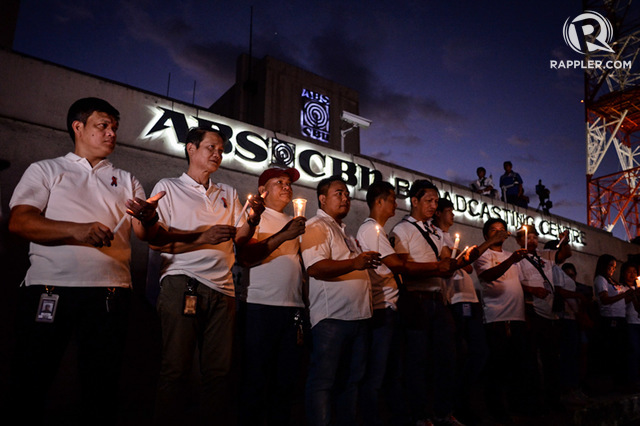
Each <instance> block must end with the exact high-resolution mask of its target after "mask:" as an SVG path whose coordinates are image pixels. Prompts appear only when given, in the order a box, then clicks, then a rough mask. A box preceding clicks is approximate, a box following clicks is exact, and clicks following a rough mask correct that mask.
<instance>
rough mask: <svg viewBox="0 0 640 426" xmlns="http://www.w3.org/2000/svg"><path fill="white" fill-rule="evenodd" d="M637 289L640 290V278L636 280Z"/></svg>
mask: <svg viewBox="0 0 640 426" xmlns="http://www.w3.org/2000/svg"><path fill="white" fill-rule="evenodd" d="M636 287H638V288H640V277H638V278H636Z"/></svg>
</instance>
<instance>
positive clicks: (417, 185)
mask: <svg viewBox="0 0 640 426" xmlns="http://www.w3.org/2000/svg"><path fill="white" fill-rule="evenodd" d="M430 189H432V190H434V191H436V192H437V193H438V197H440V191H438V188H437V187H436V186H435V185H434V184H433V183H432V182H431V181H428V180H426V179H418V180H417V181H415V182H413V185H411V188H410V189H409V199H411V198H413V197H416V198H417V199H418V200H419V199H420V198H422V196H423V195H424V194H425V193H426V192H427V191H428V190H430Z"/></svg>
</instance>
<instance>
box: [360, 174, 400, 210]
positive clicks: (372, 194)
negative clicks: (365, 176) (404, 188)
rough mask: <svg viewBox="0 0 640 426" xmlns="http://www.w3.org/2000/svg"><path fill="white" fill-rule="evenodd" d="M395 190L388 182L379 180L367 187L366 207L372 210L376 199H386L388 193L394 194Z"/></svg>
mask: <svg viewBox="0 0 640 426" xmlns="http://www.w3.org/2000/svg"><path fill="white" fill-rule="evenodd" d="M395 191H396V190H395V188H394V187H393V185H391V184H390V183H389V182H387V181H384V180H379V181H376V182H373V183H372V184H371V185H369V189H367V205H368V206H369V208H372V207H373V205H374V204H375V203H376V200H377V199H378V198H383V199H385V200H386V199H387V197H388V196H389V194H390V193H393V192H395Z"/></svg>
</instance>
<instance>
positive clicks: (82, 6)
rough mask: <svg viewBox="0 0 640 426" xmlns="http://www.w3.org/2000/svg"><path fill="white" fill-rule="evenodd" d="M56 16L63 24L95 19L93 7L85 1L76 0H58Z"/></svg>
mask: <svg viewBox="0 0 640 426" xmlns="http://www.w3.org/2000/svg"><path fill="white" fill-rule="evenodd" d="M54 18H55V19H56V20H57V21H58V22H60V23H61V24H70V23H71V22H74V21H86V20H93V19H94V15H93V12H92V11H91V7H90V6H89V5H88V4H87V3H85V2H75V4H68V3H66V2H57V8H56V13H55V15H54Z"/></svg>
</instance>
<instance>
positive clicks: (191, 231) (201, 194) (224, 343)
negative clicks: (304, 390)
mask: <svg viewBox="0 0 640 426" xmlns="http://www.w3.org/2000/svg"><path fill="white" fill-rule="evenodd" d="M226 141H227V138H226V136H225V135H224V134H223V133H221V132H219V131H217V130H213V129H210V128H208V129H207V128H193V129H191V130H189V133H188V134H187V138H186V145H185V151H186V155H187V162H188V170H187V172H186V173H183V174H182V176H180V177H178V178H169V179H162V180H160V181H159V182H158V183H157V184H156V186H155V188H154V193H156V192H160V191H164V192H166V196H165V197H164V198H163V199H161V200H160V203H159V204H158V213H159V216H160V221H159V223H160V226H161V227H162V228H163V229H164V230H165V231H166V232H165V233H161V234H159V235H158V236H157V238H154V239H151V240H150V244H151V245H152V248H154V249H156V250H158V251H160V252H161V258H162V268H161V277H160V280H161V288H160V294H159V296H158V302H157V310H158V314H159V316H160V326H161V329H162V364H161V369H160V377H159V381H158V395H157V400H156V421H157V422H158V423H162V424H179V422H180V420H181V419H182V418H183V416H184V413H185V412H184V410H185V409H186V406H187V401H186V398H187V396H188V394H189V393H188V389H186V388H185V385H186V384H187V383H188V380H189V377H190V372H191V364H192V361H193V358H194V353H195V350H196V347H197V348H198V351H199V361H200V373H201V383H202V390H201V398H200V413H201V417H202V420H203V421H207V422H215V423H216V424H220V425H224V424H229V423H230V422H231V417H232V415H231V413H232V410H231V395H230V392H229V390H230V386H231V385H230V380H229V378H230V377H229V376H230V371H231V359H232V342H233V335H234V321H235V298H234V295H235V293H234V285H233V279H232V273H231V267H232V266H233V264H234V262H235V254H234V242H235V244H236V245H239V246H241V245H243V244H245V243H246V242H247V241H248V240H249V239H250V238H251V236H252V235H253V232H254V230H255V227H256V226H257V225H258V223H259V221H260V213H262V210H263V209H264V207H263V206H262V199H261V198H260V197H259V196H255V197H253V198H252V199H251V201H252V204H251V208H250V209H249V211H250V212H251V213H250V214H249V218H248V219H247V220H245V218H244V216H243V215H242V206H241V205H240V202H239V201H238V196H237V194H236V191H235V189H233V188H232V187H230V186H228V185H225V184H221V183H214V182H213V181H212V180H211V174H213V173H214V172H216V171H217V170H218V167H219V166H220V163H221V162H222V154H223V152H224V145H225V143H226ZM236 222H238V224H239V228H238V229H237V231H236V228H235V223H236ZM185 235H193V237H194V239H193V240H188V239H186V240H185V239H184V238H183V237H184V236H185Z"/></svg>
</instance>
